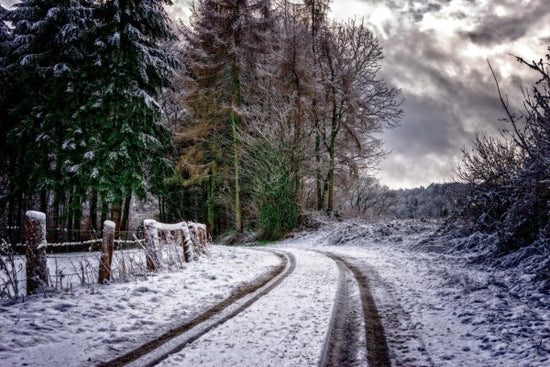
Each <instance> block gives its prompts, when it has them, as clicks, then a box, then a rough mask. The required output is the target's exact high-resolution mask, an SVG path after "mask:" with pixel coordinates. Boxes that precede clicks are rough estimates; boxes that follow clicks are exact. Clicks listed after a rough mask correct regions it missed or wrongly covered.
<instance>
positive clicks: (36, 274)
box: [25, 210, 48, 295]
mask: <svg viewBox="0 0 550 367" xmlns="http://www.w3.org/2000/svg"><path fill="white" fill-rule="evenodd" d="M25 232H26V237H27V251H26V257H27V259H26V260H27V263H26V267H27V269H26V270H27V295H30V294H33V293H35V292H36V291H37V290H40V289H45V287H47V286H48V263H47V259H46V246H47V245H48V243H47V242H46V214H44V213H42V212H35V211H32V210H29V211H27V212H26V213H25Z"/></svg>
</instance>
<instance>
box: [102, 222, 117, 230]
mask: <svg viewBox="0 0 550 367" xmlns="http://www.w3.org/2000/svg"><path fill="white" fill-rule="evenodd" d="M115 227H116V224H115V222H113V221H112V220H106V221H105V222H103V230H105V231H108V232H114V231H115Z"/></svg>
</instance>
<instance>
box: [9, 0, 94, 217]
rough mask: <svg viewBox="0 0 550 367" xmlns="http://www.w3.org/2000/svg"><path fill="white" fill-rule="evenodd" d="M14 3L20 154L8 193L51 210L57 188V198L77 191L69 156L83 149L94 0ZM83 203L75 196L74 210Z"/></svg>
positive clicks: (15, 132)
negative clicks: (81, 114) (81, 116)
mask: <svg viewBox="0 0 550 367" xmlns="http://www.w3.org/2000/svg"><path fill="white" fill-rule="evenodd" d="M14 6H15V8H14V10H12V11H10V12H9V14H8V16H7V19H8V20H10V21H11V22H12V24H13V25H14V30H13V35H14V37H13V41H12V42H11V44H10V47H9V52H8V64H9V66H8V67H9V71H10V72H11V73H12V74H13V78H14V85H13V90H12V96H11V101H10V103H11V105H12V109H11V110H12V111H13V114H12V116H11V117H12V118H13V119H14V121H17V124H16V125H15V126H13V127H12V129H11V131H10V141H11V143H12V144H13V148H14V151H15V154H16V161H15V160H14V167H16V169H15V170H13V171H12V172H11V189H10V193H11V195H12V197H18V203H17V206H18V207H19V210H22V209H23V208H22V206H23V205H25V204H24V202H23V200H22V198H23V197H26V198H27V199H29V198H32V197H33V196H36V195H38V196H39V199H40V209H41V210H42V211H47V208H48V204H49V202H50V200H51V199H50V193H51V191H52V190H53V191H55V192H56V195H55V201H56V202H58V203H60V202H61V201H63V200H64V195H65V194H64V193H65V191H68V192H72V191H73V190H68V189H67V186H68V185H71V184H70V183H69V182H71V181H74V176H75V175H74V167H73V166H68V165H67V164H66V163H67V161H66V159H67V158H68V157H70V156H71V155H73V154H74V152H75V151H76V150H78V149H79V148H81V147H82V146H81V141H80V142H79V141H76V140H75V139H76V138H77V136H78V135H79V131H80V127H79V124H78V122H77V121H75V119H74V113H75V112H76V111H77V110H78V108H79V106H80V103H81V102H82V100H83V98H84V97H83V94H82V93H83V91H84V90H85V89H84V88H80V85H81V84H82V80H83V78H82V77H83V73H84V71H83V68H82V66H83V65H84V64H85V59H86V36H87V34H88V31H89V29H90V28H91V29H93V20H92V6H93V3H92V2H91V1H87V0H71V1H63V0H48V1H37V0H27V1H22V2H20V3H17V4H15V5H14ZM72 184H74V182H72ZM75 187H77V186H75ZM75 194H76V192H75ZM78 201H79V200H78V199H76V198H75V196H73V197H71V198H70V202H72V205H70V206H72V209H74V210H73V212H75V213H76V212H78V211H79V207H80V205H79V203H78ZM26 205H27V206H28V205H29V203H28V204H26ZM57 214H58V213H57V211H56V212H55V213H54V216H57Z"/></svg>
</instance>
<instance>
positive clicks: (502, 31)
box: [462, 0, 548, 46]
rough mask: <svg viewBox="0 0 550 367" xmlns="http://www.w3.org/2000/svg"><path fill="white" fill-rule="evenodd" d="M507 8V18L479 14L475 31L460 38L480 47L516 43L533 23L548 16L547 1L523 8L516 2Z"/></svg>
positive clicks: (534, 2)
mask: <svg viewBox="0 0 550 367" xmlns="http://www.w3.org/2000/svg"><path fill="white" fill-rule="evenodd" d="M508 8H509V10H510V14H511V15H508V16H503V17H499V16H496V15H495V14H492V13H485V14H480V15H479V16H478V17H477V18H478V19H477V21H478V25H477V27H476V29H474V30H473V31H469V32H463V33H462V36H464V37H467V38H468V39H469V40H470V41H472V42H473V43H476V44H478V45H482V46H493V45H497V44H501V43H503V42H510V41H516V40H518V39H520V38H522V37H523V36H525V35H526V34H527V32H528V31H529V30H530V29H531V28H532V26H533V25H534V24H535V23H537V22H538V21H540V20H542V19H543V18H544V17H546V16H548V2H547V0H539V1H533V2H531V3H529V5H527V6H525V7H518V6H517V3H516V2H508Z"/></svg>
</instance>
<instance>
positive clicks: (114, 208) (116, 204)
mask: <svg viewBox="0 0 550 367" xmlns="http://www.w3.org/2000/svg"><path fill="white" fill-rule="evenodd" d="M121 201H122V197H121V196H120V194H119V195H117V197H116V198H115V200H114V201H113V204H111V220H112V221H113V222H115V228H120V206H121V205H122V203H121Z"/></svg>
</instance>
